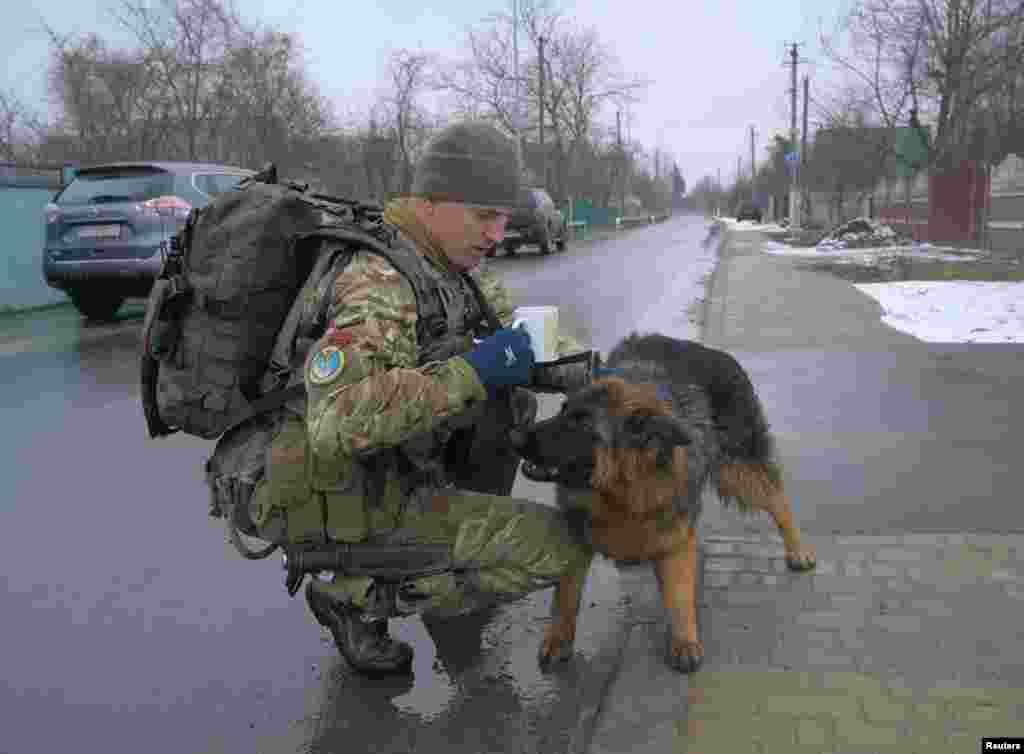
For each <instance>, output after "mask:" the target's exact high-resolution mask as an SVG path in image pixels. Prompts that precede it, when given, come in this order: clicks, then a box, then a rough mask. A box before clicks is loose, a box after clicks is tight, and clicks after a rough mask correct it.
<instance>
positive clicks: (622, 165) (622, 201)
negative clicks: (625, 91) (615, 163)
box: [615, 110, 626, 217]
mask: <svg viewBox="0 0 1024 754" xmlns="http://www.w3.org/2000/svg"><path fill="white" fill-rule="evenodd" d="M615 128H616V131H617V132H618V139H619V171H620V173H621V175H620V176H619V206H620V207H621V208H622V216H623V217H625V216H626V150H625V148H624V147H623V146H622V111H621V110H618V111H616V113H615Z"/></svg>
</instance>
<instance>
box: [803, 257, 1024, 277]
mask: <svg viewBox="0 0 1024 754" xmlns="http://www.w3.org/2000/svg"><path fill="white" fill-rule="evenodd" d="M850 254H851V256H852V255H854V254H856V250H851V251H850ZM797 264H798V266H799V267H801V268H803V269H809V270H814V271H821V272H827V273H829V274H831V275H834V276H836V277H838V278H840V279H842V280H846V281H848V282H850V283H891V282H899V281H904V280H914V281H945V280H978V281H986V282H998V281H1008V282H1019V281H1024V265H1022V264H1021V263H1020V262H1019V261H1017V260H1011V259H993V258H986V259H974V260H972V259H964V260H962V261H946V260H935V259H922V258H914V257H908V256H904V255H900V254H891V255H879V256H877V257H875V256H872V260H871V262H870V263H869V264H866V263H862V262H861V261H860V260H858V259H856V258H853V259H851V258H839V259H824V260H819V259H814V260H806V261H805V260H800V261H799V262H798V263H797Z"/></svg>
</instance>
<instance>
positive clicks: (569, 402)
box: [512, 377, 691, 488]
mask: <svg viewBox="0 0 1024 754" xmlns="http://www.w3.org/2000/svg"><path fill="white" fill-rule="evenodd" d="M690 442H691V438H690V436H689V434H688V433H687V432H686V428H685V427H684V426H683V424H682V423H681V422H680V421H679V420H678V419H676V418H675V417H674V416H673V415H672V412H671V409H670V407H669V405H668V404H667V403H666V402H665V401H662V400H661V399H659V397H658V395H657V393H656V391H655V388H654V386H653V385H632V384H629V383H626V382H625V381H623V380H621V379H618V378H615V377H610V378H606V379H601V380H598V381H596V382H595V383H594V384H592V385H590V386H589V387H586V388H584V389H583V390H580V391H579V392H576V393H573V394H572V395H570V396H569V397H568V398H567V399H566V401H565V404H564V405H563V406H562V411H561V413H559V414H558V415H556V416H554V417H552V418H551V419H547V420H545V421H542V422H538V423H537V424H534V425H532V426H529V427H527V428H525V429H521V430H519V431H517V432H514V433H513V435H512V444H513V446H514V447H515V449H516V451H517V452H518V453H519V455H521V456H522V457H523V460H524V461H525V463H524V464H523V474H524V475H525V476H526V477H527V478H529V479H533V480H534V481H540V482H557V483H559V484H563V485H566V486H569V487H588V486H594V487H595V488H596V487H597V486H599V484H600V478H601V477H608V476H609V473H608V470H604V469H601V468H599V467H600V466H602V464H604V465H605V466H607V465H609V464H614V465H615V467H616V469H625V468H629V467H633V468H635V467H637V464H640V465H641V466H643V465H644V463H645V462H646V465H647V466H648V467H650V468H648V469H647V470H648V471H650V472H653V471H655V470H656V469H658V468H661V469H667V468H671V467H672V465H673V461H674V459H675V451H676V449H677V448H680V447H685V446H687V445H689V444H690ZM626 459H630V460H626ZM595 472H596V473H595ZM595 477H596V478H595Z"/></svg>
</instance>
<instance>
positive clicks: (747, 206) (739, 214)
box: [736, 201, 764, 223]
mask: <svg viewBox="0 0 1024 754" xmlns="http://www.w3.org/2000/svg"><path fill="white" fill-rule="evenodd" d="M763 216H764V214H763V212H762V211H761V208H760V207H758V206H757V205H756V204H754V203H753V202H751V201H746V202H740V207H739V209H738V210H736V219H737V220H752V221H753V222H757V223H759V222H761V218H762V217H763Z"/></svg>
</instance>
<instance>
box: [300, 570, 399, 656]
mask: <svg viewBox="0 0 1024 754" xmlns="http://www.w3.org/2000/svg"><path fill="white" fill-rule="evenodd" d="M314 584H315V581H311V582H310V583H309V584H307V585H306V602H307V604H308V605H309V609H310V610H311V611H312V613H313V615H314V616H315V617H316V619H317V620H318V621H319V622H320V624H321V625H322V626H326V627H327V628H328V629H329V630H330V632H331V634H332V635H333V636H334V643H335V645H337V647H338V651H339V652H341V654H342V656H344V658H345V659H346V660H347V661H348V664H349V665H351V666H352V667H353V668H354V669H355V670H357V671H359V672H360V673H363V674H365V675H386V674H389V673H407V672H409V670H410V667H411V666H412V647H410V646H409V645H408V644H406V643H405V642H404V641H397V640H395V639H392V638H391V637H390V636H388V622H387V620H375V621H372V622H367V621H364V620H363V619H362V610H360V609H359V608H357V607H355V606H354V605H348V604H345V603H343V602H339V601H338V600H336V599H333V598H332V597H330V596H329V595H327V594H325V593H324V592H322V591H320V590H319V589H317V588H316V587H315V586H314Z"/></svg>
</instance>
